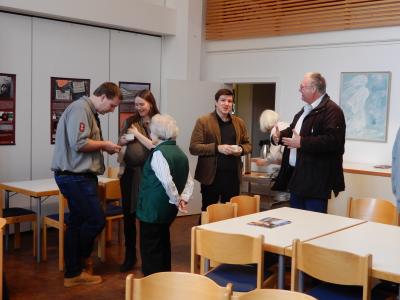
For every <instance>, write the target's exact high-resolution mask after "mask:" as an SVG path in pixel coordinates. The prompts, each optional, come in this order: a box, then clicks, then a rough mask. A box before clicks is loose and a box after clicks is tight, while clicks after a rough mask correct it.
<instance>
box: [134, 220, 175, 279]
mask: <svg viewBox="0 0 400 300" xmlns="http://www.w3.org/2000/svg"><path fill="white" fill-rule="evenodd" d="M170 225H171V224H153V223H146V222H142V221H140V255H141V257H142V272H143V275H144V276H147V275H150V274H153V273H157V272H168V271H171V241H170V234H169V227H170Z"/></svg>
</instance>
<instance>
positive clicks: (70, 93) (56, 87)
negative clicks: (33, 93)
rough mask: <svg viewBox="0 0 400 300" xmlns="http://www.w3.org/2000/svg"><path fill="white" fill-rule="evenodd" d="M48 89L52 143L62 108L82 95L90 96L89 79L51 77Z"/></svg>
mask: <svg viewBox="0 0 400 300" xmlns="http://www.w3.org/2000/svg"><path fill="white" fill-rule="evenodd" d="M50 89H51V90H50V142H51V144H54V143H55V141H56V131H57V124H58V121H59V120H60V118H61V115H62V113H63V112H64V110H65V109H66V108H67V107H68V105H70V104H71V103H72V102H73V101H75V100H78V99H79V98H81V97H82V96H87V97H89V96H90V79H78V78H63V77H51V78H50Z"/></svg>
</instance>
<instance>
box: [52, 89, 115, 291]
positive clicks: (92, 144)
mask: <svg viewBox="0 0 400 300" xmlns="http://www.w3.org/2000/svg"><path fill="white" fill-rule="evenodd" d="M121 98H122V94H121V91H120V89H119V88H118V86H117V85H115V84H114V83H112V82H104V83H102V84H101V85H100V86H99V87H98V88H97V89H96V90H95V91H94V92H93V95H92V96H90V98H88V97H86V96H84V97H82V98H80V99H79V100H76V101H74V102H72V103H71V104H70V105H69V106H68V107H67V108H66V110H65V111H64V113H63V114H62V115H61V118H60V121H59V123H58V126H57V132H56V143H55V147H54V154H53V162H52V165H51V169H52V171H54V178H55V181H56V183H57V185H58V187H59V189H60V191H61V193H62V194H63V195H64V196H65V197H66V198H67V201H68V207H69V211H70V214H69V218H68V223H67V229H66V233H65V248H64V249H65V252H64V253H65V274H64V286H65V287H72V286H76V285H87V284H98V283H101V282H102V278H101V277H100V276H95V275H92V274H90V272H87V271H88V270H87V271H85V270H84V268H86V264H85V262H86V261H87V260H88V259H89V258H90V255H91V253H92V250H93V243H94V240H95V238H96V237H97V235H98V234H99V233H100V232H101V231H102V230H103V227H104V225H105V222H106V221H105V216H104V211H103V209H102V207H101V200H100V199H99V195H98V192H97V189H98V181H97V175H101V174H103V173H104V170H105V167H104V158H103V153H102V152H103V151H106V152H107V153H108V154H114V153H118V152H119V151H120V149H121V146H119V145H117V144H114V143H113V142H111V141H104V140H103V136H102V132H101V127H100V120H99V116H98V114H106V113H109V112H113V111H114V109H115V108H116V107H117V106H118V105H119V103H120V101H121Z"/></svg>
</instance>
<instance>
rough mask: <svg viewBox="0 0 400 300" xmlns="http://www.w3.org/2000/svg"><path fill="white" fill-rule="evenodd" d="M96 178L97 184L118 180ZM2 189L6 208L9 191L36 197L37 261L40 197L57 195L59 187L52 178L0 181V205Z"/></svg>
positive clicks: (8, 200) (39, 244) (40, 216)
mask: <svg viewBox="0 0 400 300" xmlns="http://www.w3.org/2000/svg"><path fill="white" fill-rule="evenodd" d="M98 179H99V184H107V183H108V182H110V181H115V180H118V179H114V178H107V177H104V176H99V177H98ZM2 191H4V192H5V207H6V208H8V207H9V204H10V192H13V193H18V194H22V195H25V196H28V197H30V198H34V199H36V226H37V228H38V230H37V242H36V261H37V262H38V263H39V262H40V255H41V228H42V227H41V220H42V197H44V198H45V199H47V197H49V196H55V195H58V193H59V189H58V186H57V183H56V182H55V180H54V178H49V179H36V180H26V181H14V182H3V183H0V205H2V203H3V193H2ZM45 199H44V200H45ZM44 200H43V201H44ZM6 243H7V237H6ZM6 247H7V245H6Z"/></svg>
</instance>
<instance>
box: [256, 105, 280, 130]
mask: <svg viewBox="0 0 400 300" xmlns="http://www.w3.org/2000/svg"><path fill="white" fill-rule="evenodd" d="M278 121H279V114H278V113H277V112H275V111H273V110H270V109H266V110H264V111H263V112H262V114H261V116H260V129H261V131H262V132H267V131H269V130H271V129H272V128H273V127H274V126H275V125H276V123H278Z"/></svg>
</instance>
